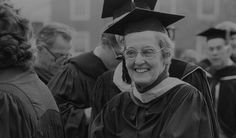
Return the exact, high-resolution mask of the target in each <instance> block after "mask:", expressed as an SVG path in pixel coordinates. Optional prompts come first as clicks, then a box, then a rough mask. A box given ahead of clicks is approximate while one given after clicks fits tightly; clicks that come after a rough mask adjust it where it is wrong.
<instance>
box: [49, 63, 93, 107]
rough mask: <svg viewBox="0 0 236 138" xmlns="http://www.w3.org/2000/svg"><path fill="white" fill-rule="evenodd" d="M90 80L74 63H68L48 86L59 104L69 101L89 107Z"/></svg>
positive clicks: (79, 105) (78, 105)
mask: <svg viewBox="0 0 236 138" xmlns="http://www.w3.org/2000/svg"><path fill="white" fill-rule="evenodd" d="M90 81H91V80H90V79H89V78H87V77H86V75H84V74H83V73H82V72H80V71H77V70H76V68H75V67H74V65H72V64H68V65H67V66H66V67H65V68H64V69H63V70H62V71H61V72H59V73H58V74H56V75H55V76H54V77H53V78H52V79H51V80H50V82H49V83H48V87H49V89H50V90H51V91H52V94H53V96H54V98H55V100H56V102H57V104H59V105H60V104H64V103H65V102H67V101H69V102H70V103H73V104H74V105H76V106H77V107H79V108H87V107H89V102H88V101H89V98H88V93H87V88H90V87H89V86H90Z"/></svg>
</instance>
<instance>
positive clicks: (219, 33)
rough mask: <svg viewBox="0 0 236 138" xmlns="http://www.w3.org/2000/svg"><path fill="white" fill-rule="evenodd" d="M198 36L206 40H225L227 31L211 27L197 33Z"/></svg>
mask: <svg viewBox="0 0 236 138" xmlns="http://www.w3.org/2000/svg"><path fill="white" fill-rule="evenodd" d="M198 35H199V36H202V37H206V39H207V40H210V39H214V38H223V39H227V31H226V30H222V29H216V28H213V27H211V28H209V29H207V30H205V31H203V32H201V33H199V34H198Z"/></svg>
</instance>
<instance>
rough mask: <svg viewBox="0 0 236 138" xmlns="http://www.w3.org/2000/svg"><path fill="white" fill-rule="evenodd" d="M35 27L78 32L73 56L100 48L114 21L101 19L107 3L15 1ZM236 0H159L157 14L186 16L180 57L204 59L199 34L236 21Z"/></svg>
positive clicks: (180, 28) (179, 32)
mask: <svg viewBox="0 0 236 138" xmlns="http://www.w3.org/2000/svg"><path fill="white" fill-rule="evenodd" d="M11 1H12V2H13V4H15V5H16V6H17V7H18V8H21V11H22V14H23V15H25V16H26V17H28V18H29V19H30V20H31V21H32V24H33V27H34V28H35V30H36V31H35V32H36V33H37V31H38V30H39V29H40V27H41V26H42V24H43V23H44V22H48V21H56V22H61V23H64V24H67V25H70V26H72V27H74V28H75V29H76V32H77V33H76V35H75V38H74V39H73V46H74V48H73V53H75V54H77V53H81V52H84V51H90V50H92V49H93V48H94V47H96V46H97V44H98V42H99V37H100V36H99V34H100V33H101V32H102V31H103V29H104V27H105V26H106V24H107V23H108V22H109V21H111V19H101V13H102V5H103V0H11ZM235 7H236V0H158V2H157V5H156V8H155V9H156V11H162V12H168V13H176V14H181V15H184V16H186V17H185V18H184V19H183V20H181V21H180V22H178V23H176V24H174V26H175V28H176V35H175V42H176V56H177V57H178V56H180V54H181V51H183V50H185V49H193V50H196V51H197V52H198V53H199V56H200V57H202V56H204V45H205V41H204V39H203V38H199V37H197V36H196V34H198V33H199V32H201V31H203V30H205V29H207V28H208V27H211V26H214V25H216V24H217V23H219V22H221V21H225V20H229V21H233V22H235V21H236V8H235Z"/></svg>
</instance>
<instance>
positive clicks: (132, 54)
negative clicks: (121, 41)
mask: <svg viewBox="0 0 236 138" xmlns="http://www.w3.org/2000/svg"><path fill="white" fill-rule="evenodd" d="M162 49H164V48H161V49H159V50H156V49H152V48H144V49H142V50H141V51H140V52H139V51H137V50H135V49H127V50H125V52H124V56H125V58H127V59H134V58H136V57H137V55H138V53H140V54H141V55H142V56H143V57H144V58H153V57H155V55H156V54H157V53H159V52H161V50H162Z"/></svg>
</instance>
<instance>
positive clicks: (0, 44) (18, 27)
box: [0, 3, 33, 69]
mask: <svg viewBox="0 0 236 138" xmlns="http://www.w3.org/2000/svg"><path fill="white" fill-rule="evenodd" d="M0 18H1V20H0V69H2V68H8V67H16V66H17V67H24V68H28V67H30V63H31V62H30V61H31V59H32V57H33V55H32V52H31V49H30V48H31V45H30V44H29V36H30V33H32V32H31V28H30V24H29V21H28V20H27V19H25V18H23V17H22V16H20V14H19V10H16V9H14V7H13V6H12V5H9V4H8V3H1V4H0Z"/></svg>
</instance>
